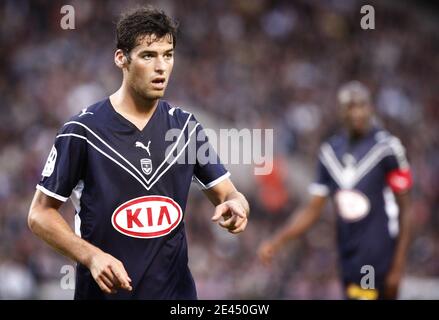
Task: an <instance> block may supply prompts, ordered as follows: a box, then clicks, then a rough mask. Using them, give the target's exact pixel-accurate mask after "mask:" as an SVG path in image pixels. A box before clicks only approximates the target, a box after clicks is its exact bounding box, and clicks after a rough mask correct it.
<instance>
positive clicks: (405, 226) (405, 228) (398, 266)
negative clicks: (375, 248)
mask: <svg viewBox="0 0 439 320" xmlns="http://www.w3.org/2000/svg"><path fill="white" fill-rule="evenodd" d="M410 220H411V219H410V216H409V214H408V212H404V214H403V215H402V218H401V221H400V231H399V236H398V240H397V243H396V249H395V255H394V258H393V262H392V268H393V269H395V270H398V271H400V272H402V271H403V269H404V265H405V261H406V258H407V253H408V250H409V246H410V242H411V238H412V226H411V221H410Z"/></svg>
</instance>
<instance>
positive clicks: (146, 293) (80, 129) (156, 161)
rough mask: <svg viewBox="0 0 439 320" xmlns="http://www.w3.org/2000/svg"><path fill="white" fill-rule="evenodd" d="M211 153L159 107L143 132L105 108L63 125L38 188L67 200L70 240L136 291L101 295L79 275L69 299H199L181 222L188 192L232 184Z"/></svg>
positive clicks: (186, 124) (175, 115) (193, 129)
mask: <svg viewBox="0 0 439 320" xmlns="http://www.w3.org/2000/svg"><path fill="white" fill-rule="evenodd" d="M197 137H198V139H197ZM206 142H207V143H206ZM209 146H210V144H208V141H207V138H206V136H205V134H204V131H203V130H202V127H201V125H200V124H199V123H198V122H197V121H196V119H195V118H194V116H193V115H192V114H190V113H188V112H185V111H183V110H182V109H180V108H175V107H171V106H170V105H169V104H168V103H167V102H165V101H161V100H160V101H159V103H158V106H157V108H156V110H155V111H154V113H153V115H152V117H151V119H150V120H149V122H148V124H147V125H146V126H145V128H144V129H143V130H139V129H138V128H137V127H136V126H134V125H133V124H132V123H131V122H129V121H128V120H127V119H125V118H124V117H122V116H121V115H120V114H119V113H117V112H116V111H115V109H114V108H113V106H112V105H111V102H110V100H109V99H108V98H107V99H105V100H103V101H100V102H98V103H96V104H94V105H92V106H90V107H88V108H86V109H84V110H82V112H81V113H80V114H79V115H77V116H75V117H73V118H72V119H71V120H70V121H68V122H67V123H65V124H64V126H63V127H62V128H61V130H60V131H59V133H58V135H57V136H56V139H55V143H54V146H53V147H52V150H51V152H50V155H49V158H48V160H47V162H46V165H45V167H44V170H43V174H42V175H43V178H42V180H41V181H40V183H39V184H38V185H37V188H38V189H39V190H41V191H42V192H44V193H45V194H47V195H49V196H51V197H54V198H56V199H59V200H61V201H66V200H67V199H68V198H69V197H70V198H71V200H72V202H73V204H74V206H75V209H76V213H77V214H76V216H75V231H76V233H77V234H78V235H81V237H82V238H83V239H85V240H87V241H89V242H90V243H92V244H94V245H95V246H97V247H99V248H100V249H102V250H103V251H105V252H107V253H109V254H111V255H113V256H114V257H116V258H117V259H119V260H121V261H122V262H123V264H124V266H125V268H126V270H127V272H128V275H129V276H130V278H131V279H132V286H133V291H132V292H127V291H125V290H119V291H118V293H117V294H116V295H104V294H103V292H102V291H101V290H100V289H99V287H98V285H97V284H96V282H95V281H94V279H93V278H92V276H91V274H90V271H89V270H88V269H87V268H86V267H84V266H82V265H78V268H77V282H76V291H75V298H77V299H84V298H86V299H88V298H92V299H101V298H109V299H111V298H117V299H121V298H122V299H123V298H134V299H194V298H196V290H195V285H194V281H193V278H192V275H191V273H190V271H189V269H188V265H187V263H188V257H187V243H186V236H185V230H184V222H183V217H184V211H185V207H186V200H187V197H188V192H189V187H190V184H191V181H192V180H193V179H194V180H196V182H197V183H199V184H200V185H201V187H202V188H210V187H212V186H214V185H215V184H217V183H219V182H221V181H222V180H224V179H226V178H227V177H228V176H229V175H230V174H229V173H228V172H227V171H226V169H225V168H224V167H223V165H222V164H221V163H220V161H219V159H218V156H217V155H216V153H215V151H214V150H213V149H212V148H208V147H209ZM198 151H200V153H202V154H203V155H205V156H209V159H210V162H208V163H206V162H200V160H199V158H198V157H197V156H196V154H197V152H198Z"/></svg>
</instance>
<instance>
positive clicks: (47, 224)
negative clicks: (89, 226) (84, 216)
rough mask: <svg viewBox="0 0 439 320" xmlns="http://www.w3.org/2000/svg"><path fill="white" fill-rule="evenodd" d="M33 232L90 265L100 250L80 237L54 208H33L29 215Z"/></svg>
mask: <svg viewBox="0 0 439 320" xmlns="http://www.w3.org/2000/svg"><path fill="white" fill-rule="evenodd" d="M29 227H30V229H31V230H32V232H33V233H34V234H35V235H37V236H38V237H40V238H41V239H43V240H44V241H45V242H47V243H48V244H49V245H50V246H51V247H53V248H54V249H55V250H57V251H58V252H60V253H61V254H63V255H65V256H67V257H68V258H70V259H72V260H74V261H76V262H79V263H81V264H83V265H86V266H88V265H89V264H90V261H91V258H92V257H93V255H94V254H95V253H97V252H99V251H100V250H99V249H98V248H97V247H95V246H93V245H92V244H90V243H88V242H87V241H85V240H83V239H81V238H80V237H78V236H77V235H76V234H75V233H74V232H73V231H72V229H71V228H70V226H69V225H68V224H67V222H66V221H65V220H64V218H63V217H62V216H61V214H60V213H59V212H58V210H56V209H54V208H33V209H32V211H31V214H30V216H29Z"/></svg>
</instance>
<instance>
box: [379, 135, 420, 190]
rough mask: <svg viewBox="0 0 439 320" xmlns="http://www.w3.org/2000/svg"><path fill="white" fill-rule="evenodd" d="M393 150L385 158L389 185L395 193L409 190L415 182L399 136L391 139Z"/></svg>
mask: <svg viewBox="0 0 439 320" xmlns="http://www.w3.org/2000/svg"><path fill="white" fill-rule="evenodd" d="M389 147H390V150H391V152H389V155H388V156H386V157H385V158H384V159H383V164H384V170H385V175H386V182H387V185H388V186H389V187H390V188H391V189H392V190H393V192H395V193H404V192H406V191H408V190H409V189H410V188H411V187H412V184H413V179H412V173H411V170H410V166H409V163H408V161H407V157H406V152H405V148H404V146H403V145H402V143H401V141H400V140H399V139H398V138H395V137H392V138H390V139H389Z"/></svg>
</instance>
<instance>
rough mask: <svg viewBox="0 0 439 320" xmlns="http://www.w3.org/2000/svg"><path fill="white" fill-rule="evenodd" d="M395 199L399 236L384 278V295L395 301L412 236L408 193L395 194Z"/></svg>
mask: <svg viewBox="0 0 439 320" xmlns="http://www.w3.org/2000/svg"><path fill="white" fill-rule="evenodd" d="M395 198H396V202H397V204H398V207H399V235H398V240H397V243H396V248H395V255H394V257H393V261H392V265H391V267H390V270H389V273H388V275H387V277H386V283H385V293H384V295H385V298H388V299H395V298H396V297H397V295H398V287H399V283H400V281H401V278H402V275H403V273H404V265H405V261H406V258H407V253H408V250H409V245H410V240H411V236H412V222H411V213H410V207H411V204H410V193H409V192H405V193H402V194H401V193H396V194H395Z"/></svg>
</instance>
